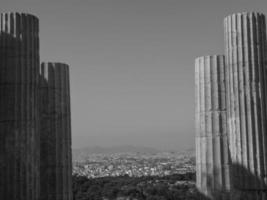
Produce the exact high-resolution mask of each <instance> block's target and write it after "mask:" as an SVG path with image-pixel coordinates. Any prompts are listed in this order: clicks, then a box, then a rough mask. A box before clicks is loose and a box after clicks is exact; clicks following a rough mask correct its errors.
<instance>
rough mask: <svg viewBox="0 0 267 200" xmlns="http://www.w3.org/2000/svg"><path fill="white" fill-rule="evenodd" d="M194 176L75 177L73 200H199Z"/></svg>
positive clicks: (191, 174) (189, 174)
mask: <svg viewBox="0 0 267 200" xmlns="http://www.w3.org/2000/svg"><path fill="white" fill-rule="evenodd" d="M194 180H195V174H193V173H187V174H177V175H171V176H165V177H129V176H121V177H103V178H95V179H88V178H86V177H82V176H74V177H73V195H74V197H73V199H74V200H196V199H199V197H200V196H199V194H198V192H197V190H196V189H195V185H194Z"/></svg>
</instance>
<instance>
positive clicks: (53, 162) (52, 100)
mask: <svg viewBox="0 0 267 200" xmlns="http://www.w3.org/2000/svg"><path fill="white" fill-rule="evenodd" d="M40 113H41V136H40V138H41V198H40V200H72V181H71V180H72V159H71V113H70V85H69V66H68V65H66V64H62V63H42V65H41V68H40Z"/></svg>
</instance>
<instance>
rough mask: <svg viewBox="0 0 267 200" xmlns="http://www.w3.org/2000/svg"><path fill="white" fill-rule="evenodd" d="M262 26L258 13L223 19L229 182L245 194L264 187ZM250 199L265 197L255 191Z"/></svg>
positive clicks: (265, 144) (266, 169) (266, 167)
mask: <svg viewBox="0 0 267 200" xmlns="http://www.w3.org/2000/svg"><path fill="white" fill-rule="evenodd" d="M265 29H266V25H265V16H264V15H263V14H259V13H238V14H233V15H230V16H228V17H226V18H225V20H224V32H225V34H224V35H225V55H226V65H227V107H228V112H227V116H228V128H229V141H230V155H231V161H232V167H231V174H232V183H233V187H234V189H237V190H241V191H244V192H247V194H246V196H248V194H249V193H253V191H254V192H258V193H261V191H263V190H266V189H267V188H266V177H267V176H266V175H267V140H266V138H267V137H266V136H267V135H266V134H267V132H266V131H267V130H266V125H267V123H266V100H267V98H266V94H267V93H266V78H267V77H266V66H265V62H266V46H265V43H266V32H265ZM259 196H261V195H259ZM251 199H265V197H259V198H258V197H256V193H254V194H251Z"/></svg>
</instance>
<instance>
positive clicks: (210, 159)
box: [195, 55, 230, 200]
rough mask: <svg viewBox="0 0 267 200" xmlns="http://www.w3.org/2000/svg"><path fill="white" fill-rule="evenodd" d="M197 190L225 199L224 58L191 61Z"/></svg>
mask: <svg viewBox="0 0 267 200" xmlns="http://www.w3.org/2000/svg"><path fill="white" fill-rule="evenodd" d="M195 100H196V101H195V109H196V110H195V115H196V116H195V120H196V170H197V187H198V189H199V191H200V192H201V193H202V194H203V195H204V196H206V197H209V198H211V199H214V200H221V199H225V200H228V195H229V191H230V180H229V179H230V177H229V173H230V172H229V157H228V154H229V150H228V139H227V121H226V85H225V63H224V56H220V55H213V56H204V57H199V58H197V59H196V60H195Z"/></svg>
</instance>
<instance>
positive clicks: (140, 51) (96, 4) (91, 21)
mask: <svg viewBox="0 0 267 200" xmlns="http://www.w3.org/2000/svg"><path fill="white" fill-rule="evenodd" d="M201 2H202V3H199V1H174V0H164V1H163V0H161V1H158V0H153V1H152V0H145V1H141V0H137V1H130V0H129V1H125V0H124V1H122V0H112V1H110V0H90V1H82V0H79V1H73V0H64V1H63V0H56V1H51V2H50V1H40V0H37V1H36V0H35V1H33V0H21V1H18V0H17V1H14V0H8V1H7V0H3V1H2V4H1V12H7V11H23V12H28V13H32V14H34V15H36V16H38V17H39V19H40V50H41V54H40V58H41V61H46V60H51V61H59V62H65V63H68V64H70V66H71V67H70V74H71V77H70V79H71V80H70V81H71V106H72V133H73V135H72V137H73V148H78V147H85V146H95V145H97V146H116V145H120V144H123V145H124V144H125V145H135V144H136V145H138V146H149V147H155V148H160V149H179V150H180V149H185V148H191V147H194V136H195V131H194V58H195V57H198V56H202V55H206V54H223V53H224V51H223V45H221V44H223V20H222V19H223V18H224V17H225V16H227V15H229V14H232V13H234V12H242V11H259V12H262V13H267V2H264V1H253V2H252V1H241V0H238V1H230V0H227V1H211V0H208V1H207V0H205V1H201ZM264 7H265V9H263V8H264Z"/></svg>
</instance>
